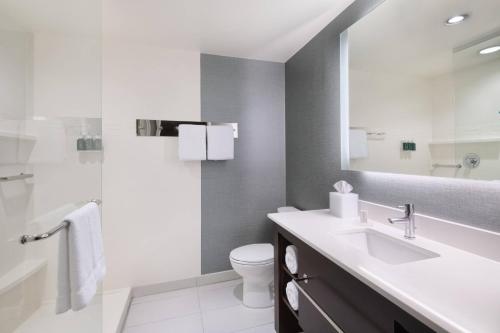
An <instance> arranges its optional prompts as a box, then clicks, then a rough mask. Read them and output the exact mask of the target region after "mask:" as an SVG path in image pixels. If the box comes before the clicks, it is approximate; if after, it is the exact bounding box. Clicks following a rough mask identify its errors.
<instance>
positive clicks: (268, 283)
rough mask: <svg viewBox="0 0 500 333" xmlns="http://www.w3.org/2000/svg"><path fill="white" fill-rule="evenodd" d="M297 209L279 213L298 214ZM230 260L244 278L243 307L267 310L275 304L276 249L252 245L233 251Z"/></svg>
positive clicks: (284, 210) (287, 208)
mask: <svg viewBox="0 0 500 333" xmlns="http://www.w3.org/2000/svg"><path fill="white" fill-rule="evenodd" d="M298 211H299V210H298V209H297V208H295V207H291V206H287V207H280V208H278V213H287V212H298ZM229 260H230V261H231V266H232V267H233V269H234V271H235V272H236V273H238V274H239V275H240V276H241V277H242V278H243V305H245V306H247V307H249V308H267V307H271V306H273V304H274V296H273V292H274V291H273V273H274V270H273V268H274V247H273V246H272V245H271V244H250V245H245V246H242V247H238V248H236V249H234V250H232V251H231V253H230V254H229Z"/></svg>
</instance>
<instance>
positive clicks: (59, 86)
mask: <svg viewBox="0 0 500 333" xmlns="http://www.w3.org/2000/svg"><path fill="white" fill-rule="evenodd" d="M100 35H101V3H100V1H96V0H85V1H73V0H64V1H63V0H46V1H34V0H0V333H10V332H23V333H25V332H85V333H89V332H101V331H102V296H96V297H95V299H94V300H93V302H92V304H91V305H90V306H88V307H87V308H86V309H84V310H82V311H79V312H72V311H69V312H67V313H65V314H62V315H57V316H56V315H55V297H56V286H57V285H56V284H57V264H58V263H57V258H58V237H59V236H58V235H55V236H53V237H50V238H47V239H45V240H41V241H37V242H30V243H26V244H24V245H22V244H21V243H20V242H19V239H20V236H21V235H23V234H37V233H42V232H45V231H47V230H50V229H52V228H53V227H55V226H57V225H58V224H59V223H61V222H62V219H63V217H64V216H65V215H66V214H67V213H69V212H71V211H72V210H74V209H76V208H78V207H80V206H81V205H83V204H84V203H86V202H88V201H89V200H92V199H100V198H101V163H102V141H101V37H100ZM98 295H102V294H98Z"/></svg>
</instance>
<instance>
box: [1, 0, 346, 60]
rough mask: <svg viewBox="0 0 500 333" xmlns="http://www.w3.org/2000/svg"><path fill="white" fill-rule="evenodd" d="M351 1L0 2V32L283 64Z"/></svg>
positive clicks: (103, 0) (119, 0)
mask: <svg viewBox="0 0 500 333" xmlns="http://www.w3.org/2000/svg"><path fill="white" fill-rule="evenodd" d="M351 2H353V0H250V1H248V0H246V1H243V0H140V1H138V0H102V1H101V0H44V1H40V0H0V21H1V22H0V28H2V26H3V28H5V26H6V25H8V26H9V27H15V28H16V29H23V30H30V31H52V32H54V31H55V32H61V31H64V32H77V33H86V34H87V33H93V34H95V33H99V32H100V31H101V28H102V31H103V32H104V35H105V37H106V38H113V39H116V40H121V41H127V42H134V43H148V44H153V45H159V46H163V47H167V48H172V49H184V50H195V51H200V52H202V53H210V54H217V55H225V56H233V57H242V58H251V59H260V60H268V61H277V62H286V61H287V60H288V59H289V58H290V57H291V56H292V55H293V54H295V53H296V52H297V51H298V50H299V49H300V48H302V46H304V45H305V44H306V43H307V42H308V41H309V40H310V39H311V38H312V37H314V36H315V35H316V34H317V33H318V32H319V31H320V30H321V29H322V28H323V27H325V26H326V25H327V24H328V23H329V22H331V21H332V20H333V18H335V17H336V16H337V15H338V14H339V13H340V12H342V10H344V9H345V8H346V7H347V6H348V5H349V4H350V3H351ZM101 5H102V21H101ZM101 22H102V26H101Z"/></svg>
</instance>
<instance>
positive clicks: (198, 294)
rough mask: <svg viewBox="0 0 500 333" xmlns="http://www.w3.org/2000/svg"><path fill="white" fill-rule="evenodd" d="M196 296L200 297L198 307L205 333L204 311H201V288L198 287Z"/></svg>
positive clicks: (202, 328)
mask: <svg viewBox="0 0 500 333" xmlns="http://www.w3.org/2000/svg"><path fill="white" fill-rule="evenodd" d="M196 295H197V296H198V305H199V307H200V318H201V331H202V332H203V333H205V320H204V319H203V311H202V310H201V298H200V286H198V285H197V286H196Z"/></svg>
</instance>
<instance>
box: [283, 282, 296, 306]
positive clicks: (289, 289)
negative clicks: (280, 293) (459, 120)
mask: <svg viewBox="0 0 500 333" xmlns="http://www.w3.org/2000/svg"><path fill="white" fill-rule="evenodd" d="M285 289H286V299H287V300H288V303H289V304H290V306H291V307H292V309H294V310H295V311H297V310H298V309H299V290H298V289H297V287H296V286H295V284H293V282H292V281H290V282H288V283H287V284H286V288H285Z"/></svg>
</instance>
